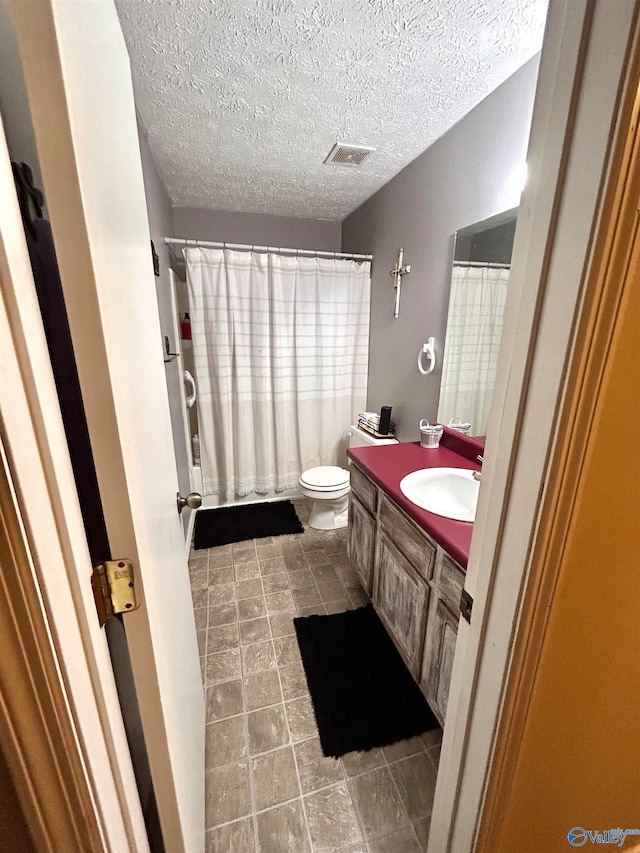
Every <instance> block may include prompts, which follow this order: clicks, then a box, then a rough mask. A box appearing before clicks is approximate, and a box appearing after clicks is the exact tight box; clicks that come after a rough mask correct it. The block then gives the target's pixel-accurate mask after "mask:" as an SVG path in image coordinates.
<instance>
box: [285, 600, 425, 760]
mask: <svg viewBox="0 0 640 853" xmlns="http://www.w3.org/2000/svg"><path fill="white" fill-rule="evenodd" d="M293 624H294V626H295V629H296V634H297V636H298V645H299V646H300V652H301V654H302V663H303V664H304V670H305V673H306V676H307V684H308V685H309V692H310V693H311V699H312V701H313V708H314V711H315V715H316V722H317V724H318V732H319V734H320V744H321V746H322V752H323V753H324V754H325V755H326V756H331V757H333V758H339V757H340V756H341V755H344V754H345V753H347V752H352V751H353V750H367V749H373V747H376V746H388V745H389V744H392V743H395V742H396V741H398V740H403V739H404V738H409V737H413V736H414V735H419V734H422V732H427V731H430V730H431V729H435V728H437V726H438V721H437V720H436V718H435V717H434V716H433V713H432V712H431V709H430V708H429V706H428V704H427V701H426V699H425V698H424V696H423V695H422V693H421V692H420V688H419V687H418V685H417V684H416V683H415V681H414V680H413V678H412V676H411V674H410V672H409V670H408V669H407V667H406V666H405V664H404V661H403V660H402V658H401V657H400V655H399V653H398V652H397V651H396V648H395V646H394V645H393V642H392V641H391V638H390V637H389V635H388V634H387V632H386V631H385V629H384V626H383V625H382V622H380V620H379V619H378V617H377V615H376V612H375V610H374V609H373V607H372V605H370V604H369V605H368V606H367V607H360V608H358V609H357V610H348V611H347V612H346V613H336V614H334V615H331V616H305V617H300V618H297V619H294V620H293Z"/></svg>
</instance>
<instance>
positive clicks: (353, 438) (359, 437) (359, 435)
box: [349, 424, 398, 447]
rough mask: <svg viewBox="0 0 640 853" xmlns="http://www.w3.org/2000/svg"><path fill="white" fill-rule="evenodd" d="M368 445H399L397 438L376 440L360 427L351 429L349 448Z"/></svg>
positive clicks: (352, 426) (351, 427)
mask: <svg viewBox="0 0 640 853" xmlns="http://www.w3.org/2000/svg"><path fill="white" fill-rule="evenodd" d="M366 444H373V445H375V444H398V439H397V438H374V437H373V436H372V435H369V433H368V432H365V431H364V430H363V429H360V427H357V426H354V425H353V424H352V425H351V426H350V427H349V447H364V446H365V445H366Z"/></svg>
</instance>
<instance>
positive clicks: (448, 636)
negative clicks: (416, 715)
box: [420, 599, 459, 725]
mask: <svg viewBox="0 0 640 853" xmlns="http://www.w3.org/2000/svg"><path fill="white" fill-rule="evenodd" d="M458 618H459V617H458V616H454V615H453V613H452V612H451V611H450V610H449V608H448V607H447V606H446V605H445V604H444V602H443V601H442V599H440V600H438V602H437V603H436V607H435V608H434V610H432V612H431V615H430V617H429V638H430V640H431V642H430V643H429V653H428V654H426V655H425V659H424V664H423V667H422V677H421V679H420V683H421V686H422V688H423V690H424V693H425V696H426V697H427V699H428V701H429V704H430V705H431V708H432V709H433V712H434V713H435V715H436V717H437V718H438V722H439V723H440V725H444V719H445V717H446V714H447V703H448V701H449V685H450V683H451V670H452V668H453V656H454V654H455V650H456V639H457V636H458Z"/></svg>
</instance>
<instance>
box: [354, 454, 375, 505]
mask: <svg viewBox="0 0 640 853" xmlns="http://www.w3.org/2000/svg"><path fill="white" fill-rule="evenodd" d="M351 491H352V492H353V494H354V495H355V496H356V497H357V498H358V500H359V501H360V503H361V504H362V505H363V506H364V507H366V508H367V509H368V510H369V512H370V513H371V515H375V514H376V510H377V508H378V507H377V498H378V489H377V487H376V485H375V483H372V482H371V480H370V479H369V478H368V477H366V476H365V475H364V474H363V473H362V472H361V471H359V470H358V468H356V466H355V465H353V464H352V465H351Z"/></svg>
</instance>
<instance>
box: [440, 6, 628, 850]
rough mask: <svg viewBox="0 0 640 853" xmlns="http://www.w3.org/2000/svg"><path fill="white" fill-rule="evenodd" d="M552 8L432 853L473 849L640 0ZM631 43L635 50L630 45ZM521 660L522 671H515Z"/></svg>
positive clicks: (455, 669) (451, 697) (446, 731)
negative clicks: (470, 603)
mask: <svg viewBox="0 0 640 853" xmlns="http://www.w3.org/2000/svg"><path fill="white" fill-rule="evenodd" d="M605 7H607V4H605V3H602V2H599V0H580V2H578V0H551V4H550V8H549V18H548V22H547V31H546V35H545V42H544V45H543V50H542V56H541V62H540V73H539V78H538V88H537V92H536V100H535V103H534V112H533V121H532V129H531V139H530V146H529V156H528V167H529V180H528V185H527V187H526V188H525V190H524V193H523V196H522V201H521V205H520V212H519V217H518V225H517V230H516V236H515V244H514V253H513V259H512V272H511V278H510V283H509V286H510V292H509V297H508V302H507V307H506V311H505V323H504V332H503V338H502V342H501V349H500V356H499V363H498V373H497V381H496V390H495V396H494V401H493V407H492V413H491V418H490V422H489V425H488V429H487V443H486V452H485V456H484V458H485V462H484V465H483V475H482V484H481V489H480V498H479V503H478V512H477V516H476V525H477V527H476V530H475V533H474V536H473V539H472V544H471V552H470V557H469V565H468V571H467V580H466V584H465V586H466V589H467V590H468V591H469V592H470V593H471V595H472V596H473V598H474V605H473V616H472V619H471V624H470V625H469V624H467V623H466V622H465V621H463V620H461V621H460V628H459V634H458V642H457V646H456V655H455V660H454V666H453V673H452V680H451V689H450V694H449V706H448V710H447V720H446V724H445V729H444V738H443V746H442V757H441V763H440V772H439V774H438V781H437V786H436V794H435V800H434V806H433V818H432V825H431V832H430V838H429V847H428V850H429V853H452V851H455V853H466V851H472V850H473V849H474V848H475V844H476V836H477V832H478V826H479V820H480V817H481V815H482V811H483V806H484V800H485V795H486V785H487V780H488V775H489V770H490V768H491V763H492V759H493V753H494V748H495V743H496V732H497V728H498V724H499V720H500V717H501V712H502V707H503V702H504V698H505V691H506V685H507V679H508V677H509V675H511V677H515V676H516V675H517V671H511V664H512V654H513V648H514V642H515V638H516V635H517V631H518V623H519V617H520V612H521V608H522V605H523V595H524V589H525V584H526V581H527V578H528V575H529V571H530V568H531V561H532V554H533V548H534V544H535V539H536V535H537V533H538V528H539V523H540V512H541V507H542V503H543V500H544V498H545V495H546V491H547V480H548V477H549V474H550V466H551V461H552V454H553V451H554V447H555V445H556V442H557V429H558V425H559V418H560V411H561V406H562V402H563V399H564V397H565V395H566V393H567V391H568V385H567V382H568V365H569V363H570V359H571V357H572V356H573V354H574V349H575V347H576V335H577V323H578V320H579V317H580V314H581V311H582V303H583V299H584V289H585V273H586V270H587V269H588V266H589V264H590V262H591V257H592V251H593V243H592V238H593V233H594V230H595V228H596V226H597V223H598V221H599V218H600V216H601V212H602V205H603V187H604V185H605V183H606V180H607V176H608V173H609V170H610V167H611V159H612V142H613V137H614V133H615V130H616V127H617V123H618V121H619V116H620V109H621V102H622V97H623V93H624V87H625V85H627V82H628V81H627V73H628V69H627V58H628V56H629V53H630V50H631V49H632V46H633V44H634V43H635V42H636V40H637V38H638V23H637V18H638V3H637V2H636V0H620V2H618V3H616V6H615V10H614V9H612V8H611V7H610V6H608V8H605ZM625 45H626V50H625V49H624V48H623V47H621V46H625ZM518 665H519V663H516V667H517V666H518Z"/></svg>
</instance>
